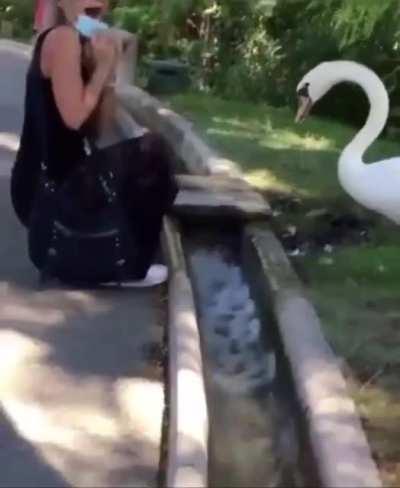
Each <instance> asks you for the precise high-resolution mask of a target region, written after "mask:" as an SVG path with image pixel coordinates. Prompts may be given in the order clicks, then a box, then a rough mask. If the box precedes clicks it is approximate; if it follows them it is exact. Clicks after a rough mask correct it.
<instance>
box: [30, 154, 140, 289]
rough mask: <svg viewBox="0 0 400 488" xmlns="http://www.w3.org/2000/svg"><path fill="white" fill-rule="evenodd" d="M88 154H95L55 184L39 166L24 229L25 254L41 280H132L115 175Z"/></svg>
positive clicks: (132, 252) (130, 244) (131, 243)
mask: <svg viewBox="0 0 400 488" xmlns="http://www.w3.org/2000/svg"><path fill="white" fill-rule="evenodd" d="M92 158H95V153H94V154H93V155H92V156H88V157H87V158H85V160H84V161H85V164H83V165H82V166H79V167H78V168H77V169H76V170H74V171H73V172H72V173H71V175H70V176H69V177H68V178H67V180H66V181H65V182H64V183H63V184H62V185H60V186H57V185H56V184H55V182H54V181H52V180H51V178H50V177H49V175H48V170H47V167H46V165H45V164H42V168H41V175H40V178H39V184H38V188H37V191H36V196H35V202H34V205H33V210H32V212H31V215H30V221H29V227H28V247H29V256H30V258H31V260H32V262H33V263H34V265H35V266H36V267H37V268H38V269H39V270H40V272H41V279H42V281H44V280H47V279H49V278H52V277H54V278H58V279H59V280H61V281H63V282H67V283H77V284H78V283H79V284H87V285H93V284H99V283H102V282H108V281H117V282H122V281H124V280H126V279H129V278H131V279H133V278H134V277H133V276H132V273H131V270H132V269H133V267H134V263H136V262H137V252H136V250H137V246H136V245H135V239H134V235H133V232H132V229H131V225H130V223H129V221H128V217H127V215H126V211H125V210H124V209H123V207H122V205H121V202H120V198H119V195H118V192H117V181H116V176H115V175H114V173H113V172H112V171H111V170H110V169H109V168H107V164H106V163H105V162H104V161H103V162H99V161H97V160H96V161H91V159H92ZM91 162H93V164H90V163H91Z"/></svg>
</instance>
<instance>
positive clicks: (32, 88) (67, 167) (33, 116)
mask: <svg viewBox="0 0 400 488" xmlns="http://www.w3.org/2000/svg"><path fill="white" fill-rule="evenodd" d="M51 30H52V29H49V30H47V31H45V32H44V33H42V34H41V35H40V36H39V37H38V39H37V41H36V45H35V48H34V52H33V57H32V61H31V64H30V66H29V69H28V73H27V77H26V92H25V105H24V106H25V111H24V112H25V113H24V122H23V128H22V134H21V141H20V147H19V150H18V153H17V157H16V161H15V164H14V168H13V173H12V179H11V197H12V203H13V206H14V210H15V212H16V214H17V216H18V217H19V219H20V220H21V222H22V223H23V224H25V225H27V220H28V218H29V213H30V209H31V205H32V202H33V198H34V195H35V189H36V187H37V182H38V178H39V175H40V166H41V163H42V162H45V163H46V165H47V167H48V171H49V175H50V176H51V178H52V179H54V180H55V182H57V183H62V182H63V181H64V180H65V178H66V177H67V176H68V174H69V173H70V172H71V171H72V170H73V169H74V168H75V167H76V166H77V165H78V164H79V162H80V161H81V160H82V158H83V157H84V155H85V151H84V136H83V133H82V132H81V131H79V130H72V129H70V128H69V127H67V126H66V124H65V123H64V121H63V120H62V117H61V115H60V112H59V111H58V108H57V105H56V102H55V99H54V95H53V90H52V86H51V81H50V80H49V79H47V78H45V77H44V76H43V74H42V71H41V67H40V59H41V52H42V46H43V42H44V40H45V38H46V36H47V35H48V33H49V32H50V31H51ZM84 42H86V41H85V40H84V38H81V43H82V45H83V44H84ZM60 55H61V56H62V46H60ZM82 77H83V80H84V82H87V79H88V76H87V73H85V70H84V69H83V68H82Z"/></svg>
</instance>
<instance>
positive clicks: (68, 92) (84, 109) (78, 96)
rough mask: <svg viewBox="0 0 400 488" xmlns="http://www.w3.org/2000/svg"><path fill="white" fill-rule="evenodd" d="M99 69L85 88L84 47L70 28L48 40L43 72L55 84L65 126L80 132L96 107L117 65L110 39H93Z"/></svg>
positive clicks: (43, 60) (96, 66)
mask: <svg viewBox="0 0 400 488" xmlns="http://www.w3.org/2000/svg"><path fill="white" fill-rule="evenodd" d="M92 42H93V52H94V55H95V57H96V63H95V69H94V72H93V74H92V77H91V79H90V81H89V83H88V84H87V85H86V86H85V85H84V83H83V80H82V75H81V56H82V47H81V43H80V40H79V35H78V33H77V32H75V31H74V30H73V29H72V28H70V27H58V28H57V29H55V30H54V31H52V32H50V34H49V35H48V37H47V38H46V40H45V44H44V46H43V53H42V56H43V57H42V69H43V72H44V74H45V75H47V76H48V77H49V78H50V79H51V82H52V88H53V93H54V97H55V101H56V105H57V107H58V110H59V112H60V114H61V117H62V118H63V120H64V122H65V124H66V125H67V126H68V127H70V128H71V129H79V128H80V127H81V126H82V124H83V123H84V122H85V121H86V120H87V119H88V118H89V116H90V115H91V113H92V112H93V110H94V108H95V107H96V105H97V103H98V101H99V98H100V95H101V93H102V91H103V88H104V86H105V85H106V83H107V82H108V80H109V77H110V73H111V71H112V69H113V65H114V62H115V49H114V47H113V46H112V44H110V42H112V41H111V40H110V39H106V38H104V39H100V38H96V39H93V41H92Z"/></svg>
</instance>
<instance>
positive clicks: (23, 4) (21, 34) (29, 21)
mask: <svg viewBox="0 0 400 488" xmlns="http://www.w3.org/2000/svg"><path fill="white" fill-rule="evenodd" d="M33 14H34V12H33V2H32V0H12V1H10V0H0V22H1V21H8V22H10V23H11V24H12V27H13V35H14V37H16V38H21V39H25V38H29V37H31V35H32V31H33Z"/></svg>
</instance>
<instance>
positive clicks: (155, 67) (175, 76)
mask: <svg viewBox="0 0 400 488" xmlns="http://www.w3.org/2000/svg"><path fill="white" fill-rule="evenodd" d="M147 67H148V71H149V77H148V83H147V91H148V92H149V93H151V94H153V95H171V94H175V93H180V92H183V91H186V90H188V89H189V88H190V85H191V82H190V76H189V66H188V65H187V64H185V63H181V62H180V61H176V60H153V61H148V62H147Z"/></svg>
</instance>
